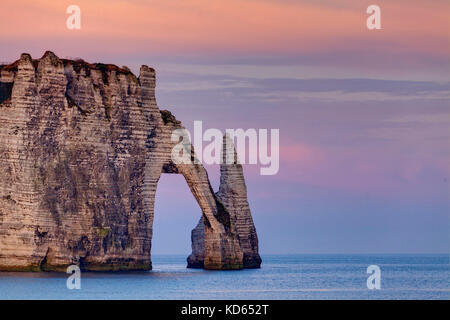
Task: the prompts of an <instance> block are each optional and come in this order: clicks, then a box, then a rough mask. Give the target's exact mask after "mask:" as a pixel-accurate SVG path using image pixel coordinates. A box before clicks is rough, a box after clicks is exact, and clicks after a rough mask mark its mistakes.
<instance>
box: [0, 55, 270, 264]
mask: <svg viewBox="0 0 450 320" xmlns="http://www.w3.org/2000/svg"><path fill="white" fill-rule="evenodd" d="M180 128H183V127H182V125H181V123H180V122H179V121H178V120H176V118H175V117H174V116H173V115H172V114H171V113H170V112H169V111H166V110H160V109H159V108H158V106H157V104H156V99H155V71H154V70H153V69H152V68H149V67H147V66H142V67H141V69H140V74H139V77H136V76H135V75H134V74H133V73H132V72H131V71H130V70H129V69H128V68H126V67H121V68H120V67H117V66H115V65H110V64H101V63H97V64H91V63H87V62H85V61H83V60H75V61H74V60H68V59H59V58H58V57H57V56H56V55H55V54H53V53H52V52H49V51H48V52H46V53H45V54H44V56H43V57H42V58H40V59H36V60H34V59H32V58H31V56H30V55H28V54H22V56H21V57H20V59H19V60H17V61H16V62H14V63H12V64H10V65H2V66H0V271H1V270H3V271H50V270H52V271H65V270H66V268H67V266H69V265H71V264H78V265H79V266H80V268H81V269H82V270H93V271H97V270H104V271H115V270H150V269H151V267H152V264H151V241H152V234H153V216H154V202H155V193H156V187H157V183H158V180H159V178H160V176H161V174H162V173H173V174H182V175H183V176H184V178H185V179H186V181H187V183H188V186H189V188H190V190H191V192H192V194H193V195H194V197H195V198H196V200H197V202H198V203H199V206H200V208H201V210H202V216H201V219H200V223H199V224H198V225H197V227H196V228H195V229H194V230H193V232H192V247H193V253H192V254H191V256H190V257H189V259H188V266H189V267H202V268H205V269H241V268H247V267H248V268H254V267H259V266H260V263H261V259H260V257H259V255H258V240H257V237H256V231H255V228H254V225H253V221H252V218H251V215H250V210H249V207H248V202H247V195H246V187H245V182H244V178H243V173H242V167H241V166H240V165H239V164H237V163H236V164H231V165H222V166H221V175H222V176H221V185H220V189H219V192H218V193H217V194H215V193H214V191H213V189H212V187H211V185H210V182H209V179H208V174H207V172H206V170H205V169H204V167H203V166H202V165H201V164H181V165H180V164H174V163H173V162H172V160H171V151H172V148H173V146H174V142H172V141H171V134H172V132H173V130H175V129H180Z"/></svg>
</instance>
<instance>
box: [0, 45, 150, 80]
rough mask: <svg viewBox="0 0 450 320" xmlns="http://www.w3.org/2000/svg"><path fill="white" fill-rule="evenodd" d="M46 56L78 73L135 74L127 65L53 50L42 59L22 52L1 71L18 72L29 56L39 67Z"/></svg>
mask: <svg viewBox="0 0 450 320" xmlns="http://www.w3.org/2000/svg"><path fill="white" fill-rule="evenodd" d="M46 56H51V57H53V58H55V59H58V60H60V61H61V62H62V63H63V64H64V67H65V66H68V65H72V67H73V69H74V70H75V72H77V73H79V72H80V70H81V69H84V70H85V72H86V75H88V76H89V74H90V72H91V70H98V71H100V72H102V73H103V74H104V73H107V72H111V71H115V72H116V73H117V74H125V75H128V74H131V75H134V74H133V73H132V72H131V71H130V69H129V68H128V67H126V66H122V67H119V66H117V65H115V64H105V63H98V62H96V63H90V62H86V61H84V60H83V59H73V60H72V59H59V58H58V57H57V56H56V55H55V54H54V53H53V52H52V51H46V52H45V53H44V55H43V56H42V57H41V58H40V59H32V58H31V55H30V54H28V53H22V55H21V58H20V59H18V60H16V61H14V62H13V63H10V64H3V65H0V72H1V71H10V72H11V71H12V72H17V68H18V66H19V62H20V60H21V59H24V58H29V59H30V60H31V61H32V63H33V66H34V68H35V69H37V67H38V64H39V61H40V60H41V59H43V58H45V57H46ZM141 68H146V69H148V70H149V71H150V72H155V69H153V68H150V67H148V66H146V65H144V66H142V67H141Z"/></svg>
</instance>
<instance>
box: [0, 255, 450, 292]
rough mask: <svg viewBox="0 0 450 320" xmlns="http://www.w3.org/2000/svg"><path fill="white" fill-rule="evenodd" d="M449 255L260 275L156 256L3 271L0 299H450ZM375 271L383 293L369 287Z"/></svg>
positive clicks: (357, 259) (308, 259)
mask: <svg viewBox="0 0 450 320" xmlns="http://www.w3.org/2000/svg"><path fill="white" fill-rule="evenodd" d="M449 258H450V257H449V255H445V254H441V255H407V254H390V255H345V254H340V255H331V254H327V255H319V254H317V255H315V254H301V255H263V256H262V259H263V264H262V266H261V268H260V269H246V270H238V271H208V270H199V269H187V268H186V255H165V256H163V255H154V256H153V257H152V261H153V270H152V271H148V272H131V273H124V272H120V273H93V272H82V273H81V288H80V289H79V290H77V289H73V290H69V289H68V288H67V286H66V281H67V278H68V277H69V275H67V274H64V273H52V272H50V273H16V272H0V299H449V298H450V265H449ZM369 265H377V266H378V267H379V268H380V270H381V274H380V284H381V288H380V289H379V290H378V289H372V290H369V289H368V287H367V278H368V277H369V276H370V274H367V273H366V272H367V267H368V266H369Z"/></svg>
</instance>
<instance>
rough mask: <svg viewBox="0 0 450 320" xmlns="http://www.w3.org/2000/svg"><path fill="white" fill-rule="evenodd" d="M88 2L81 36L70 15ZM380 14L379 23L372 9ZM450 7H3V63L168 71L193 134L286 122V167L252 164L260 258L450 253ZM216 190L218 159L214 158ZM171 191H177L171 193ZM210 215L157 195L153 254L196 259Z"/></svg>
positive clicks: (178, 186) (17, 2)
mask: <svg viewBox="0 0 450 320" xmlns="http://www.w3.org/2000/svg"><path fill="white" fill-rule="evenodd" d="M71 4H76V5H78V6H80V8H81V30H68V29H67V28H66V19H67V17H68V14H66V8H67V7H68V6H69V5H71ZM371 4H377V5H379V6H380V7H381V24H382V29H381V30H368V29H367V28H366V18H367V17H368V15H367V14H366V8H367V6H368V5H371ZM449 9H450V4H449V2H448V1H447V0H434V1H419V0H410V1H406V0H401V1H400V0H398V1H384V0H383V1H380V0H377V1H365V0H363V1H360V0H351V1H350V0H340V1H331V0H324V1H317V0H239V1H238V0H227V1H218V0H172V1H168V0H148V1H146V0H131V1H130V0H129V1H119V0H117V1H114V0H104V1H103V0H95V1H92V0H91V1H78V0H75V1H50V0H37V1H21V0H14V1H13V0H2V4H1V10H0V39H1V40H0V53H1V56H0V61H4V62H12V61H14V60H16V59H18V58H19V56H20V54H21V53H22V52H28V53H30V54H31V55H32V56H33V58H39V57H41V56H42V55H43V53H44V52H45V51H46V50H51V51H53V52H55V53H56V54H57V55H58V56H59V57H61V58H66V57H82V58H83V59H84V60H86V61H89V62H104V63H114V64H118V65H126V66H128V67H130V69H131V70H132V71H133V72H135V73H138V70H139V66H140V65H141V64H147V65H149V66H152V67H154V68H155V69H156V72H157V90H156V92H157V93H156V94H157V101H158V105H159V106H160V108H161V109H169V110H171V111H172V112H173V113H174V114H175V116H176V117H177V118H178V119H179V120H181V121H182V122H183V124H184V125H185V126H186V127H187V128H192V127H193V121H194V120H202V121H203V127H204V129H207V128H219V129H221V130H224V129H226V128H244V129H248V128H256V129H264V128H268V129H270V128H279V129H280V171H279V173H278V174H277V175H274V176H261V175H259V168H258V167H257V166H250V165H246V166H245V169H244V170H245V175H246V181H247V187H248V194H249V201H250V207H251V209H252V214H253V218H254V220H255V225H256V228H257V231H258V235H259V238H260V248H261V252H262V253H393V252H403V253H413V252H414V253H436V252H448V251H449V240H450V239H449V103H448V99H449V67H450V65H449V20H448V16H449V15H448V12H449ZM208 172H209V174H210V176H211V179H212V183H213V188H214V189H215V190H217V188H218V181H219V175H218V168H217V167H216V166H210V167H208ZM174 196H178V198H177V199H174ZM199 217H200V208H199V207H198V205H197V204H196V202H195V199H194V198H193V196H192V195H191V194H190V192H189V189H188V187H187V185H186V183H185V182H184V181H183V177H182V176H169V175H164V176H163V177H162V178H161V181H160V184H159V186H158V191H157V201H156V212H155V229H154V232H155V235H154V244H153V245H154V246H153V253H186V254H187V253H189V252H190V230H191V229H192V228H193V227H194V226H195V224H196V222H197V221H198V218H199Z"/></svg>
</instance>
